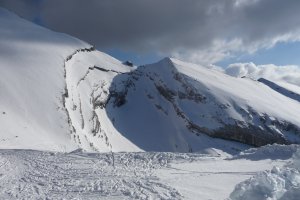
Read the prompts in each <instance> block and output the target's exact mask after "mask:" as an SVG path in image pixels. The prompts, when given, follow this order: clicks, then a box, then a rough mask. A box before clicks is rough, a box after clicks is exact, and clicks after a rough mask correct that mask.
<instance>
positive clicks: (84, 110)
mask: <svg viewBox="0 0 300 200" xmlns="http://www.w3.org/2000/svg"><path fill="white" fill-rule="evenodd" d="M65 67H66V86H67V88H66V91H67V92H66V93H67V95H66V97H65V106H66V109H67V110H68V115H69V122H70V124H71V126H72V139H73V140H74V141H75V142H76V143H77V144H78V145H79V146H80V147H81V148H82V149H85V150H88V151H102V152H103V151H106V152H107V151H141V149H140V148H138V147H137V146H136V145H134V144H133V143H131V142H130V141H128V140H127V139H126V138H125V137H123V135H122V134H120V133H119V132H118V131H117V130H116V129H115V128H114V125H113V121H111V120H110V119H109V118H108V116H107V114H106V111H105V107H106V104H107V101H108V100H109V96H110V91H109V87H110V86H111V83H112V81H113V78H114V77H115V76H117V75H120V74H124V73H129V72H130V70H132V69H134V68H132V67H128V66H126V65H123V64H122V63H121V62H120V61H118V60H116V59H114V58H112V57H110V56H108V55H106V54H104V53H101V52H99V51H90V50H83V51H79V52H76V53H75V54H74V55H73V56H70V57H69V59H67V61H66V64H65Z"/></svg>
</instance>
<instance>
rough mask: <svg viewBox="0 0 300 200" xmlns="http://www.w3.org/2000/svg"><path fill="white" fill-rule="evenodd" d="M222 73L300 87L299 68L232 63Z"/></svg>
mask: <svg viewBox="0 0 300 200" xmlns="http://www.w3.org/2000/svg"><path fill="white" fill-rule="evenodd" d="M224 72H225V73H226V74H228V75H231V76H234V77H242V76H246V77H250V78H253V79H259V78H265V79H268V80H271V81H274V82H278V83H288V84H292V85H294V86H298V87H300V66H295V65H287V66H276V65H273V64H268V65H255V64H254V63H251V62H250V63H234V64H231V65H229V66H228V67H227V68H226V69H225V70H224Z"/></svg>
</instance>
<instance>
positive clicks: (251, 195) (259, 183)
mask: <svg viewBox="0 0 300 200" xmlns="http://www.w3.org/2000/svg"><path fill="white" fill-rule="evenodd" d="M294 147H295V146H294ZM266 149H270V150H271V149H273V150H278V148H277V149H276V148H272V146H269V147H268V148H266ZM291 149H293V150H295V148H289V149H288V151H285V153H287V152H289V151H290V150H291ZM276 153H277V152H275V151H274V154H273V157H274V156H276ZM278 153H279V154H280V153H282V151H280V150H279V151H278ZM230 197H231V199H232V200H264V199H265V200H298V199H300V149H299V148H298V149H297V151H296V152H295V153H294V155H293V158H292V161H291V163H288V164H286V165H285V166H283V167H278V166H274V167H273V169H272V170H267V171H263V172H260V173H258V174H256V175H255V176H254V177H251V178H250V179H248V180H246V181H244V182H242V183H240V184H238V185H237V186H236V187H235V190H234V191H233V192H232V193H231V195H230Z"/></svg>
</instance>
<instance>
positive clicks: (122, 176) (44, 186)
mask: <svg viewBox="0 0 300 200" xmlns="http://www.w3.org/2000/svg"><path fill="white" fill-rule="evenodd" d="M180 158H184V159H188V160H190V161H192V160H194V159H198V157H197V156H194V158H193V156H186V155H185V154H179V155H177V154H171V153H104V154H92V153H90V154H87V153H80V152H77V153H69V154H67V153H53V152H41V151H33V150H1V152H0V173H1V177H0V179H1V183H0V199H182V195H181V194H180V193H179V192H178V191H177V190H175V189H174V188H172V187H170V186H168V185H166V184H162V183H161V182H160V180H159V178H158V177H156V176H155V175H153V172H154V170H156V169H159V168H162V167H166V166H167V165H168V163H169V162H170V161H171V160H175V159H176V160H178V159H179V160H180ZM62 197H63V198H62Z"/></svg>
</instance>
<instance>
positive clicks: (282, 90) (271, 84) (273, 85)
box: [258, 78, 300, 102]
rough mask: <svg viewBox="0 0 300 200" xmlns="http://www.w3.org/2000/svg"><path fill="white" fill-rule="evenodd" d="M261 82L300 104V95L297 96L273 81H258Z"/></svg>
mask: <svg viewBox="0 0 300 200" xmlns="http://www.w3.org/2000/svg"><path fill="white" fill-rule="evenodd" d="M258 81H259V82H261V83H264V84H265V85H267V86H269V87H270V88H272V89H273V90H275V91H277V92H279V93H280V94H282V95H284V96H287V97H289V98H291V99H294V100H296V101H298V102H300V94H297V93H295V92H293V91H291V90H289V89H286V88H284V87H282V86H280V85H278V84H276V83H274V82H272V81H269V80H267V79H264V78H260V79H258Z"/></svg>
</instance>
